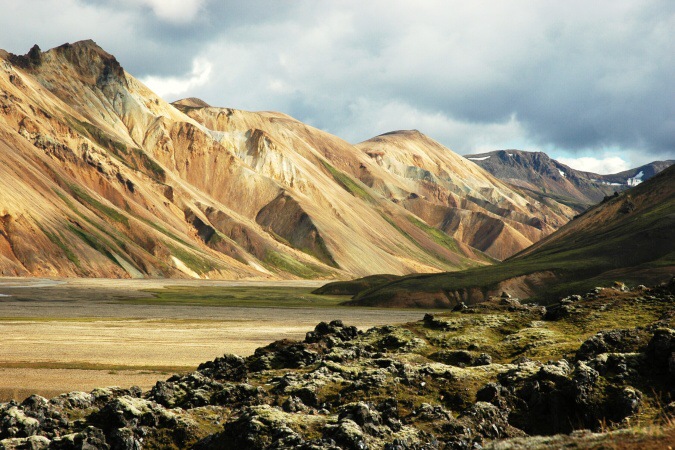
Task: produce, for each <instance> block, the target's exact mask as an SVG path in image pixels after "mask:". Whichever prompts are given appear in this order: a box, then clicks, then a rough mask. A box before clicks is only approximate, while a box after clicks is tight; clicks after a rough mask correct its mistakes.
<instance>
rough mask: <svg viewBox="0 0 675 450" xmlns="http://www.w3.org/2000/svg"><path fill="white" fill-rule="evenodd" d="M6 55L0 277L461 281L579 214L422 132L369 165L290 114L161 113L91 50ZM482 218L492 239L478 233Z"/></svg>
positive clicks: (0, 67) (203, 109)
mask: <svg viewBox="0 0 675 450" xmlns="http://www.w3.org/2000/svg"><path fill="white" fill-rule="evenodd" d="M4 55H5V56H4V57H3V60H2V61H0V88H1V89H2V93H1V95H0V108H1V109H0V112H1V114H0V137H1V138H2V143H1V144H2V145H0V150H1V151H2V154H1V155H0V156H1V157H2V158H3V161H6V162H7V164H5V165H3V166H4V167H3V169H2V170H3V179H2V180H0V185H2V188H3V191H4V192H5V195H2V194H0V212H2V216H3V217H5V219H4V222H3V228H2V232H1V233H0V273H2V274H5V275H41V276H103V277H132V276H133V277H136V276H138V277H167V276H168V277H216V278H254V279H255V278H269V277H272V278H350V277H353V276H364V275H370V274H373V273H393V274H399V275H401V274H405V273H411V272H436V271H447V270H458V269H463V268H467V267H472V266H476V265H484V264H490V263H492V262H493V261H494V259H495V258H497V259H503V258H505V257H507V256H509V255H510V254H513V253H515V252H517V251H520V250H522V249H523V248H525V247H526V246H528V245H530V244H531V243H532V242H535V241H536V240H538V239H541V238H542V237H543V236H545V235H547V234H549V233H551V232H552V231H553V230H554V229H556V228H557V227H559V226H560V225H562V224H563V223H565V222H566V221H567V220H568V219H569V218H571V216H572V214H573V211H572V210H571V209H567V208H566V207H564V206H563V205H560V204H557V203H555V202H549V203H544V202H539V201H538V200H536V199H534V198H532V197H529V196H528V195H526V194H524V193H522V192H519V191H514V190H512V189H511V188H510V187H509V186H508V185H506V184H504V183H502V182H501V181H499V180H497V179H496V178H494V177H492V176H491V175H489V174H488V173H487V172H485V171H483V170H482V169H480V168H479V167H477V166H475V165H473V164H468V163H466V162H465V161H464V160H463V159H462V158H460V157H459V156H458V155H456V154H454V153H452V152H451V151H450V150H448V149H446V148H445V147H442V146H440V144H438V143H437V142H435V141H433V140H431V139H430V138H428V137H426V136H424V135H422V134H421V133H419V132H417V133H416V134H413V135H409V136H407V138H406V139H404V141H405V142H403V143H402V145H403V147H401V148H397V147H395V146H394V147H390V148H389V149H387V148H385V149H384V151H385V157H384V158H380V159H379V160H378V157H377V156H372V155H369V154H368V149H367V147H369V146H371V145H373V140H370V141H366V142H365V143H362V144H359V145H357V146H353V145H351V144H349V143H347V142H346V141H344V140H342V139H340V138H338V137H336V136H332V135H330V134H328V133H326V132H323V131H321V130H318V129H316V128H313V127H310V126H308V125H306V124H303V123H302V122H299V121H297V120H295V119H293V118H291V117H290V116H288V115H285V114H283V113H276V112H258V113H254V112H246V111H239V110H233V109H229V108H214V107H211V106H209V105H208V103H206V102H203V101H202V100H199V99H195V98H188V99H184V100H182V101H178V102H175V103H174V105H171V104H169V103H167V102H165V101H164V100H162V99H161V98H160V97H158V96H157V95H156V94H154V93H153V92H152V91H151V90H150V89H148V88H147V87H146V86H144V85H143V84H142V83H141V82H139V81H138V80H136V79H135V78H134V77H133V76H132V75H130V74H129V73H127V72H126V71H125V70H124V69H123V67H122V66H121V65H120V63H119V62H118V61H117V59H116V58H115V57H114V56H113V55H110V54H109V53H107V52H105V50H103V49H101V48H100V47H98V45H96V43H95V42H93V41H91V40H89V41H80V42H76V43H73V44H64V45H61V46H59V47H55V48H53V49H51V50H47V51H45V52H42V51H41V50H40V49H39V47H37V46H34V47H33V48H32V49H31V51H30V52H29V53H28V54H27V55H24V56H16V55H11V54H9V53H5V54H4ZM392 136H393V137H396V138H397V139H398V138H400V137H401V133H394V134H392V135H390V137H392ZM374 139H376V138H374ZM382 139H384V138H380V140H382ZM399 143H400V142H399ZM387 152H388V153H389V154H390V155H389V156H386V154H387ZM410 152H414V154H415V155H416V157H415V158H413V157H412V156H410V155H409V154H410ZM406 153H408V156H405V155H406ZM432 154H433V155H434V156H430V155H432ZM396 158H398V160H397V159H396ZM434 158H435V159H434ZM432 160H433V161H435V163H434V164H436V163H438V164H436V165H439V167H441V166H442V167H443V170H442V171H441V172H438V171H436V172H434V171H433V170H429V167H427V166H425V164H427V163H429V161H432ZM453 167H454V169H453ZM458 168H459V169H458ZM17 187H21V189H20V190H19V189H18V188H17ZM468 193H471V195H468ZM439 218H442V219H443V220H436V219H439ZM432 219H433V220H432ZM475 224H482V225H483V228H489V229H493V228H494V229H495V230H497V232H496V233H495V235H494V236H492V235H491V234H490V233H481V236H480V237H479V238H476V236H475V233H474V234H472V233H468V232H466V230H468V229H472V228H473V227H474V225H475Z"/></svg>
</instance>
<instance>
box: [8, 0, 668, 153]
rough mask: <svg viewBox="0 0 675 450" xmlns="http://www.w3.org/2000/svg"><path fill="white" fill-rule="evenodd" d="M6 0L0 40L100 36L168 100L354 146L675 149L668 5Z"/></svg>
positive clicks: (18, 46)
mask: <svg viewBox="0 0 675 450" xmlns="http://www.w3.org/2000/svg"><path fill="white" fill-rule="evenodd" d="M0 3H7V5H3V15H2V17H0V27H1V28H2V29H3V30H6V31H5V32H4V33H3V36H4V37H3V40H4V41H5V42H2V43H0V46H1V47H4V48H6V49H8V50H10V51H14V52H21V53H23V52H25V51H27V49H28V48H29V47H30V45H32V44H33V43H35V42H37V43H38V44H40V46H41V47H43V48H47V47H51V46H55V45H59V44H61V43H63V42H66V41H74V40H78V39H85V38H93V39H94V40H96V41H97V42H98V43H99V44H100V45H101V46H102V47H104V48H105V49H106V50H108V51H110V52H111V53H113V54H115V55H116V56H117V58H118V59H119V60H120V62H121V63H122V64H123V65H124V67H125V68H126V69H127V70H128V71H130V72H131V73H133V74H134V75H136V76H137V77H138V78H141V79H144V80H146V81H148V82H150V83H149V84H151V87H152V88H154V89H157V90H158V91H161V90H162V88H167V89H169V88H170V89H169V91H167V92H164V93H163V94H165V95H166V96H167V97H169V98H168V99H169V100H173V99H175V98H177V97H179V96H199V97H201V98H203V99H204V100H206V101H208V102H209V103H211V104H215V105H219V106H230V107H235V108H242V109H251V110H270V109H273V110H280V111H283V112H285V113H288V114H290V115H292V116H295V117H297V118H298V119H300V120H303V121H306V122H308V123H310V124H312V125H314V126H317V127H319V128H322V129H325V130H327V131H329V132H332V133H335V134H337V135H339V136H341V137H343V138H345V139H347V140H349V141H352V142H356V141H360V140H363V139H367V138H369V137H371V136H373V135H375V134H379V133H383V132H386V131H390V130H392V129H399V128H417V129H419V130H421V131H422V132H425V133H426V134H428V135H430V136H431V137H433V138H435V139H437V140H439V141H441V142H442V143H443V144H445V145H447V146H448V147H450V148H452V149H453V150H455V151H457V152H459V153H469V152H473V151H479V150H486V149H491V148H505V147H520V148H526V149H529V150H535V149H543V150H545V151H548V152H549V153H551V154H552V155H553V156H555V155H556V154H558V155H561V156H565V157H568V158H575V157H582V156H592V157H598V158H601V157H612V156H619V157H621V158H622V159H624V160H625V161H626V162H627V163H629V164H630V165H636V164H641V163H644V162H647V161H650V160H653V159H657V158H661V159H662V158H675V102H673V101H672V99H673V98H675V95H674V94H675V92H674V91H675V88H674V83H673V81H672V80H673V79H675V48H674V45H673V43H672V41H673V40H672V30H673V29H675V4H674V3H673V2H671V1H669V0H660V1H659V0H652V1H642V0H635V1H624V2H615V1H609V0H602V1H598V2H585V1H569V2H559V1H515V2H501V1H484V2H459V1H457V2H454V1H453V2H447V1H440V0H429V1H425V2H414V3H413V2H405V1H391V0H389V1H385V0H379V1H371V2H362V1H340V2H316V1H311V0H298V1H294V2H279V1H272V0H270V1H251V2H233V1H216V0H185V1H177V0H168V1H162V0H89V1H85V0H81V1H77V0H64V1H63V2H58V3H56V4H53V5H52V3H53V2H49V1H26V2H13V1H10V0H0ZM17 3H19V4H18V5H17ZM43 23H49V24H50V25H49V26H47V27H44V26H42V24H43ZM207 66H208V67H209V68H210V72H208V74H207V75H208V76H206V75H205V76H203V77H201V78H200V77H199V73H197V72H199V71H200V70H201V71H202V72H204V71H205V70H206V69H205V68H206V67H207ZM195 71H197V72H195ZM202 74H203V73H202ZM181 80H182V83H181ZM177 86H178V87H177ZM180 86H184V87H189V91H188V90H186V91H185V92H178V91H180ZM171 90H172V91H174V92H170V91H171Z"/></svg>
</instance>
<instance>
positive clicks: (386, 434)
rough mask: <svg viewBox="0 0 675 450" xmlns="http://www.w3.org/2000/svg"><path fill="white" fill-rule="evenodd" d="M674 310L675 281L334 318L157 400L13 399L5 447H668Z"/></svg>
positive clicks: (211, 366)
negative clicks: (541, 301)
mask: <svg viewBox="0 0 675 450" xmlns="http://www.w3.org/2000/svg"><path fill="white" fill-rule="evenodd" d="M674 316H675V283H674V282H671V283H670V285H667V286H665V285H663V286H660V287H655V288H645V287H644V286H639V287H637V288H635V289H632V290H630V289H628V288H627V287H626V286H625V285H622V284H617V285H615V287H613V288H604V289H603V288H597V289H595V290H593V291H592V292H589V293H587V294H585V295H574V296H570V297H567V298H564V299H562V300H561V301H560V302H558V303H556V304H554V305H551V306H549V307H541V306H535V305H527V304H521V303H520V301H518V300H517V299H514V298H509V297H508V296H507V295H504V296H503V297H500V298H493V299H491V300H490V301H489V302H486V303H483V304H480V305H475V306H470V307H469V306H465V305H460V306H458V307H457V308H456V311H454V312H448V313H445V314H442V315H431V314H427V315H425V316H424V318H423V320H421V321H419V322H416V323H409V324H405V325H401V326H383V327H377V328H372V329H370V330H368V331H365V332H362V331H358V330H357V329H356V328H354V327H350V326H346V325H344V324H343V323H341V322H340V321H333V322H331V323H320V324H319V325H317V326H316V328H315V329H314V331H311V332H309V333H307V336H306V338H305V340H304V341H302V342H295V341H287V340H282V341H277V342H274V343H272V344H270V345H268V346H266V347H263V348H259V349H258V350H257V351H256V352H255V354H254V355H252V356H249V357H247V358H241V357H239V356H236V355H225V356H223V357H220V358H216V359H215V360H213V361H210V362H207V363H204V364H202V365H200V366H199V368H198V370H197V371H195V372H193V373H189V374H185V375H175V376H173V377H171V378H169V379H168V380H166V381H159V382H157V384H156V385H155V387H154V388H152V389H151V390H150V391H148V392H142V391H141V390H140V389H138V388H130V389H121V388H104V389H96V390H94V391H92V392H90V393H84V392H71V393H69V394H63V395H61V396H58V397H55V398H53V399H51V400H47V399H45V398H42V397H39V396H31V397H29V398H27V399H26V400H24V401H23V402H21V403H17V402H10V403H5V404H2V405H0V448H1V449H94V448H95V449H140V448H192V449H229V448H238V449H244V448H246V449H282V448H283V449H287V448H297V449H324V448H328V449H338V448H348V449H367V448H373V449H375V448H386V449H422V448H424V449H470V448H471V449H473V448H500V449H506V448H544V447H549V448H559V447H561V446H563V445H571V444H574V445H576V446H577V447H575V448H598V446H602V445H604V444H606V443H611V444H612V445H618V446H619V447H617V448H625V447H629V448H631V447H639V448H665V447H664V446H665V445H666V444H667V443H669V442H670V443H672V442H673V439H675V427H673V418H674V417H675V383H673V380H674V379H675V327H674V326H673V317H674ZM578 430H585V431H578ZM622 446H623V447H622Z"/></svg>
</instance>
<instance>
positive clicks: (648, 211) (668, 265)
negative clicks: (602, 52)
mask: <svg viewBox="0 0 675 450" xmlns="http://www.w3.org/2000/svg"><path fill="white" fill-rule="evenodd" d="M674 191H675V168H670V169H668V170H666V171H664V172H662V173H661V174H660V175H658V176H656V177H654V178H652V179H651V180H649V181H647V182H645V183H643V184H641V185H639V186H637V187H635V188H634V189H632V190H630V191H627V192H625V193H623V194H622V195H620V196H618V197H615V198H613V199H612V200H610V201H609V202H606V203H604V204H600V205H597V206H596V207H594V208H592V209H591V210H589V211H588V212H587V213H586V214H584V215H583V216H581V217H580V218H578V219H576V220H575V221H573V222H571V223H570V224H568V225H566V226H565V227H563V228H561V229H560V230H559V231H558V232H556V233H554V234H553V235H551V236H549V237H548V238H546V239H544V240H543V241H541V242H540V243H538V244H535V245H534V246H532V247H531V248H530V249H526V250H524V251H523V252H521V253H520V254H518V255H516V256H514V257H513V258H511V259H509V260H507V261H505V262H503V263H501V264H498V265H495V266H489V267H480V268H476V269H470V270H466V271H462V272H454V273H443V274H423V275H411V276H407V277H401V278H399V279H397V280H395V281H392V282H390V283H387V284H385V285H379V286H376V287H374V288H371V289H369V290H365V291H362V292H361V293H359V294H358V295H357V296H356V297H355V299H356V300H358V303H359V304H365V305H373V304H386V302H387V300H388V299H391V298H393V297H397V296H406V295H410V294H412V293H420V292H422V293H424V292H439V291H444V292H447V291H457V290H462V289H467V288H472V287H477V288H478V289H482V290H489V289H490V288H495V287H496V286H497V285H498V284H499V283H500V282H502V281H504V280H508V279H510V278H514V277H518V276H522V275H527V274H532V273H537V272H543V271H550V272H553V273H555V274H556V277H557V279H558V280H559V282H558V283H556V284H555V285H552V286H547V290H546V294H543V293H539V294H537V295H535V297H539V298H540V299H543V300H547V299H550V298H555V297H557V296H560V295H563V294H566V293H568V292H572V291H575V290H579V289H586V288H589V287H592V286H594V285H596V284H599V283H603V282H607V281H613V279H614V278H616V277H621V280H622V281H626V282H633V283H639V282H642V280H643V279H648V277H649V275H653V274H660V275H662V276H667V274H668V272H670V273H672V268H673V267H675V239H673V230H675V194H674ZM631 208H632V210H630V209H631ZM627 210H630V211H628V212H626V211H627ZM650 281H651V280H650Z"/></svg>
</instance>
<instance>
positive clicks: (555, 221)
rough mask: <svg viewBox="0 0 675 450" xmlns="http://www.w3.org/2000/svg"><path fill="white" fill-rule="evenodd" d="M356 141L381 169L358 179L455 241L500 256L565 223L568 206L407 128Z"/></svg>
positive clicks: (568, 211) (505, 255) (508, 254)
mask: <svg viewBox="0 0 675 450" xmlns="http://www.w3.org/2000/svg"><path fill="white" fill-rule="evenodd" d="M357 147H358V148H359V149H360V150H361V151H362V152H363V153H365V154H366V155H368V157H369V158H370V159H371V160H372V161H374V162H375V163H376V164H377V166H378V167H379V168H381V169H383V170H384V171H385V172H386V174H387V176H386V177H385V176H379V177H378V176H376V173H374V172H373V171H372V170H365V169H362V171H361V173H360V179H361V180H362V181H363V182H364V183H366V184H368V185H369V186H371V187H372V188H373V189H375V190H377V191H379V192H380V193H381V194H382V195H385V196H389V197H390V198H392V199H393V200H394V201H395V202H398V203H399V204H401V205H402V206H403V207H404V208H406V209H408V210H409V211H411V212H413V213H415V214H416V215H417V216H419V217H421V218H422V219H424V220H425V221H426V222H427V223H428V224H429V225H432V226H434V227H436V228H438V229H440V230H442V231H444V232H446V233H447V234H449V235H451V236H453V237H454V238H456V239H457V240H458V241H461V242H464V243H465V244H467V245H470V246H472V247H475V248H478V249H480V250H482V251H484V252H486V253H487V254H489V255H491V256H493V257H495V258H497V259H505V258H507V257H508V256H511V255H513V254H514V253H516V252H518V251H520V250H522V249H524V248H526V247H528V246H529V245H531V244H532V243H534V242H537V241H538V240H540V239H541V238H542V237H544V236H547V235H548V234H550V233H552V232H553V231H555V230H556V229H558V228H559V227H560V226H562V225H564V224H565V223H567V221H568V220H569V219H571V218H572V217H573V216H574V211H573V210H572V209H570V208H568V207H566V206H564V205H561V204H559V203H557V202H554V201H551V200H550V199H543V200H542V201H539V200H538V199H536V198H533V197H532V196H531V195H528V194H526V193H524V192H519V191H514V189H513V187H511V186H509V185H507V184H506V183H504V182H502V181H500V180H499V179H497V178H495V177H494V176H492V175H490V174H489V173H488V172H486V171H485V170H482V169H481V168H480V167H477V166H476V165H475V164H473V163H472V162H469V161H467V160H466V159H464V158H462V157H461V156H459V155H457V154H455V153H453V152H452V151H450V150H449V149H447V148H445V147H443V146H442V145H441V144H439V143H438V142H436V141H434V140H432V139H430V138H429V137H427V136H425V135H423V134H421V133H419V132H418V131H416V130H413V131H397V132H392V133H387V134H384V135H381V136H377V137H375V138H373V139H370V140H367V141H365V142H362V143H360V144H358V145H357Z"/></svg>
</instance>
